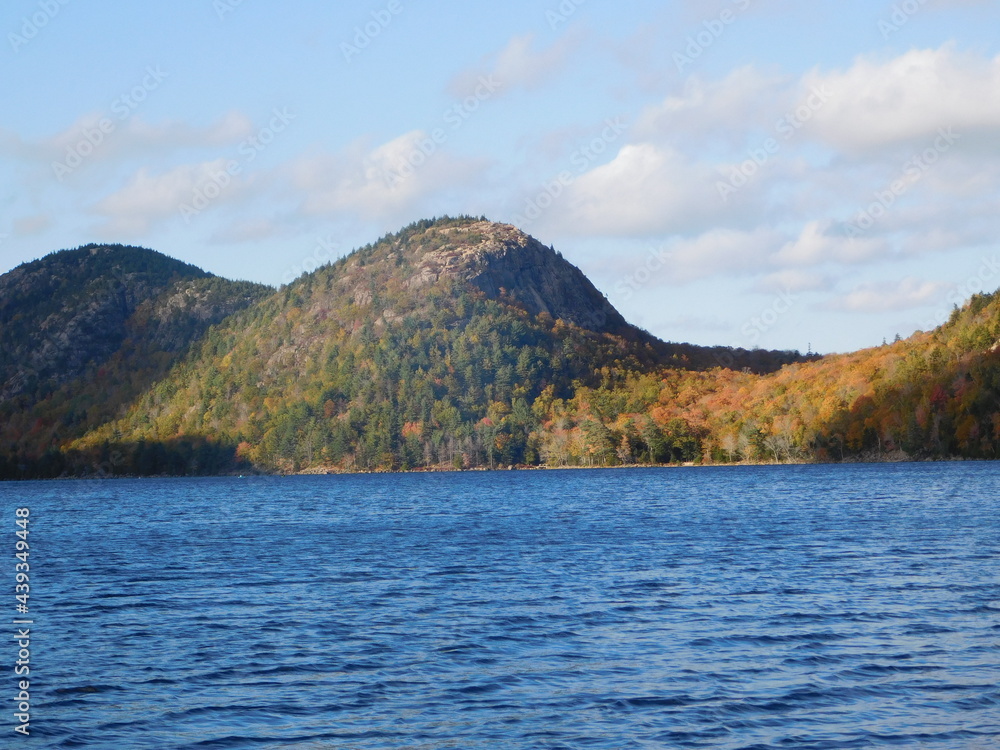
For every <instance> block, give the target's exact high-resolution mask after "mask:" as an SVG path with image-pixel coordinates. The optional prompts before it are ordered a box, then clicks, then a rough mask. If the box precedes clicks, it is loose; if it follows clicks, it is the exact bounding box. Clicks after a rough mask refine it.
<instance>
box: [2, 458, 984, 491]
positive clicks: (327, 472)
mask: <svg viewBox="0 0 1000 750" xmlns="http://www.w3.org/2000/svg"><path fill="white" fill-rule="evenodd" d="M997 461H1000V459H989V458H965V457H963V456H952V457H948V458H909V457H907V458H882V459H869V460H862V459H855V460H844V461H740V462H733V463H697V462H685V463H671V464H623V465H620V466H548V465H538V466H534V465H527V464H525V465H518V466H510V465H508V466H504V467H500V466H498V467H496V468H494V469H488V468H485V467H483V468H478V467H477V468H474V469H456V468H454V467H448V466H440V467H422V468H419V469H396V470H391V471H385V470H379V469H371V470H355V471H347V470H344V469H332V468H330V467H321V468H314V469H305V470H302V471H289V472H280V471H276V472H249V473H239V472H228V473H220V474H111V475H104V476H101V475H80V476H60V477H48V478H34V479H0V484H4V483H8V482H10V483H15V482H80V481H102V480H109V479H213V478H214V479H221V478H233V479H237V478H238V479H249V478H256V477H270V478H287V477H310V476H313V477H322V476H363V475H380V474H384V475H394V474H473V473H509V472H517V471H616V470H641V469H709V468H713V469H718V468H741V467H744V468H745V467H763V466H856V465H860V464H868V465H874V464H936V463H940V464H945V463H960V462H963V463H964V462H972V463H994V462H997Z"/></svg>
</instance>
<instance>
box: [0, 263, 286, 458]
mask: <svg viewBox="0 0 1000 750" xmlns="http://www.w3.org/2000/svg"><path fill="white" fill-rule="evenodd" d="M271 291H272V290H270V289H269V288H268V287H264V286H261V285H258V284H250V283H247V282H233V281H228V280H226V279H221V278H218V277H215V276H212V275H211V274H209V273H206V272H205V271H202V270H201V269H198V268H196V267H194V266H191V265H189V264H186V263H182V262H180V261H178V260H174V259H172V258H168V257H167V256H165V255H162V254H160V253H157V252H154V251H152V250H146V249H143V248H137V247H127V246H121V245H87V246H85V247H81V248H79V249H76V250H64V251H60V252H57V253H53V254H52V255H49V256H47V257H46V258H43V259H41V260H36V261H33V262H31V263H25V264H22V265H21V266H18V267H17V268H15V269H14V270H12V271H10V272H9V273H6V274H4V275H3V276H0V452H7V453H9V454H11V455H20V456H22V457H24V456H27V457H30V458H32V459H37V458H38V457H39V455H40V454H42V453H44V452H45V451H46V450H47V449H51V448H57V447H58V446H60V445H62V444H64V443H65V442H66V441H68V440H69V439H72V438H75V437H79V436H81V435H83V434H85V433H86V432H87V431H88V430H89V429H91V428H94V427H97V426H99V425H101V424H104V423H106V422H107V421H108V420H110V419H112V418H114V417H115V416H116V415H117V413H118V409H119V408H120V407H121V406H122V405H123V404H126V403H128V402H130V401H131V400H132V399H134V398H135V397H137V396H138V395H139V394H140V393H142V392H144V391H145V390H146V389H147V388H148V387H149V386H150V385H151V384H152V383H154V382H156V381H157V380H159V379H160V378H161V377H163V376H164V375H165V374H166V372H167V371H168V370H169V368H170V366H171V365H172V364H173V363H174V362H176V361H177V360H178V359H179V358H180V357H181V356H182V355H183V354H184V353H185V351H186V350H187V348H188V347H189V346H190V345H191V343H192V341H195V340H197V339H198V338H200V337H201V336H202V335H203V334H204V333H205V331H206V330H207V329H208V328H209V327H210V326H211V325H214V324H215V323H218V322H220V321H221V320H223V319H224V318H226V317H227V316H228V315H230V314H232V313H233V312H235V311H236V310H239V309H241V308H243V307H246V306H247V305H250V304H252V303H253V302H255V301H256V300H258V299H260V298H261V297H262V296H264V295H265V294H267V293H270V292H271ZM3 448H6V451H2V449H3Z"/></svg>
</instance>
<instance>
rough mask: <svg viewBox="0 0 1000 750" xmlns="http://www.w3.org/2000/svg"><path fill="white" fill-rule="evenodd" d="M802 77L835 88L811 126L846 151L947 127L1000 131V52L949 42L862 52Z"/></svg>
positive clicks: (911, 140)
mask: <svg viewBox="0 0 1000 750" xmlns="http://www.w3.org/2000/svg"><path fill="white" fill-rule="evenodd" d="M803 82H804V85H805V87H806V88H811V87H826V88H827V89H829V90H830V91H831V92H832V95H831V96H830V98H829V101H828V102H827V103H826V104H825V105H824V106H823V108H822V109H821V110H820V111H819V112H818V113H817V114H816V116H815V117H814V118H813V119H812V120H811V122H810V123H809V124H808V125H807V128H808V129H809V131H810V132H811V133H812V134H813V135H814V136H816V137H818V138H820V139H821V140H823V141H824V142H826V143H828V144H830V145H833V146H834V147H836V148H838V149H840V150H841V151H843V152H846V153H850V154H856V153H859V152H865V151H868V150H870V149H879V148H884V147H885V146H891V145H895V144H899V143H914V142H922V141H925V140H927V139H928V138H933V137H934V136H935V134H936V133H937V132H938V130H940V129H948V128H951V129H953V130H954V131H956V132H957V133H958V134H959V135H963V134H965V135H967V134H969V133H971V132H978V133H982V132H989V133H992V134H994V135H1000V96H998V91H1000V57H996V58H993V59H987V58H983V57H981V56H978V55H974V54H971V53H960V52H958V51H957V50H956V48H955V46H954V45H946V46H944V47H941V48H939V49H923V50H911V51H909V52H907V53H906V54H904V55H901V56H899V57H896V58H894V59H891V60H885V61H882V60H878V59H875V58H873V57H860V58H858V59H857V60H855V62H854V64H853V65H852V66H851V67H850V68H848V69H847V70H845V71H835V72H830V73H823V72H820V71H818V70H814V71H812V72H810V73H809V74H807V75H806V76H805V77H804V79H803Z"/></svg>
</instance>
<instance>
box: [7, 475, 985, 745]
mask: <svg viewBox="0 0 1000 750" xmlns="http://www.w3.org/2000/svg"><path fill="white" fill-rule="evenodd" d="M998 498H1000V464H996V463H949V464H891V465H843V466H775V467H719V468H678V469H636V470H608V471H550V472H544V471H534V472H495V473H467V474H409V475H362V476H323V477H289V478H270V477H251V478H206V479H136V480H106V481H63V482H26V483H5V484H0V507H2V519H3V527H4V528H5V529H6V531H5V532H4V534H2V535H0V545H3V546H6V547H7V548H8V549H9V553H8V552H6V551H5V552H4V554H3V559H5V560H8V562H7V563H5V567H6V570H4V571H2V572H0V580H4V581H5V582H4V590H6V591H7V592H8V598H9V600H10V601H9V603H8V604H7V605H5V606H7V607H8V609H7V611H8V612H9V613H10V615H9V617H10V618H11V619H9V620H8V619H5V620H4V621H6V622H11V621H12V619H13V618H15V617H17V616H18V615H16V614H15V610H14V605H15V602H14V594H13V584H14V563H15V562H16V561H15V560H14V559H13V554H14V545H15V541H16V538H15V536H14V533H15V531H16V530H17V529H16V527H15V525H14V522H15V517H14V510H15V508H17V507H28V508H30V512H31V515H30V553H31V558H30V560H31V594H30V595H31V598H30V615H29V616H30V617H32V618H33V625H32V626H31V633H32V638H31V690H30V692H31V721H30V729H31V737H30V739H24V738H22V737H18V735H16V734H14V733H13V731H12V727H13V723H14V720H13V719H12V718H11V716H12V713H13V712H14V711H15V710H16V708H15V702H14V697H15V693H14V692H13V691H14V690H15V689H16V688H15V685H14V677H13V675H10V676H9V677H8V680H7V681H5V683H4V686H5V687H4V691H3V706H2V710H0V715H2V716H3V717H4V720H3V722H4V724H5V726H2V727H0V731H2V732H3V735H0V736H3V737H5V739H3V740H0V746H3V747H11V748H13V747H21V746H24V747H46V748H49V747H51V748H55V747H60V748H62V747H66V748H69V747H93V748H114V749H115V750H138V749H140V748H158V749H159V748H188V747H197V748H260V749H266V748H302V749H303V750H305V749H306V748H310V749H314V748H358V749H369V748H371V749H374V748H395V749H399V748H412V749H413V750H417V749H418V748H419V749H425V748H426V749H430V748H435V749H437V748H456V749H457V748H461V749H462V750H467V749H470V748H475V749H479V748H484V749H485V748H491V749H496V748H500V749H506V748H517V749H520V748H572V749H574V750H576V749H577V748H614V749H615V750H622V749H623V748H722V749H724V750H726V749H732V750H735V749H736V748H747V749H749V748H754V749H755V750H763V749H765V748H775V749H777V748H868V747H892V748H935V749H938V748H940V749H942V750H943V749H945V748H962V749H965V748H983V749H985V748H995V747H998V746H1000V687H998V685H1000V617H998V615H1000V500H998ZM5 629H6V630H8V631H9V633H10V635H9V636H5V637H4V638H3V639H2V640H0V643H6V644H7V645H6V646H3V647H0V658H2V660H3V663H4V664H13V662H14V659H15V658H16V656H17V646H16V644H15V643H14V641H15V638H14V633H15V626H13V625H6V626H5ZM5 743H9V744H5Z"/></svg>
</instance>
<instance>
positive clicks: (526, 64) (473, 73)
mask: <svg viewBox="0 0 1000 750" xmlns="http://www.w3.org/2000/svg"><path fill="white" fill-rule="evenodd" d="M580 41H581V37H580V36H579V35H577V34H572V33H571V34H567V35H564V36H562V37H560V38H559V40H557V41H556V42H555V43H554V44H552V45H551V46H549V47H546V48H545V49H536V45H535V35H534V34H524V35H523V36H516V37H514V38H513V39H511V40H510V41H509V42H508V43H507V46H506V47H504V48H503V49H502V50H500V51H499V52H497V53H495V54H492V55H487V56H486V57H484V58H483V59H482V60H481V61H480V62H479V64H477V65H475V66H473V67H471V68H469V69H468V70H465V71H463V72H461V73H459V74H458V75H457V76H455V78H453V79H452V81H451V83H450V84H449V85H448V92H449V93H450V94H451V95H452V96H454V97H455V98H457V99H462V98H465V97H467V96H469V95H471V94H473V92H474V91H475V90H476V88H477V87H478V86H479V85H480V80H481V79H487V80H493V81H495V82H496V84H498V85H499V89H500V90H499V92H498V93H500V94H503V93H507V92H509V91H512V90H513V89H516V88H526V89H535V88H538V87H539V86H541V85H542V84H544V83H546V82H547V81H548V80H549V79H550V78H552V77H553V76H554V75H555V74H556V73H558V72H559V71H560V70H562V68H563V67H564V66H565V65H566V63H567V61H568V60H569V57H570V55H571V54H572V53H573V52H574V51H575V50H576V48H577V47H578V46H579V43H580Z"/></svg>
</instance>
